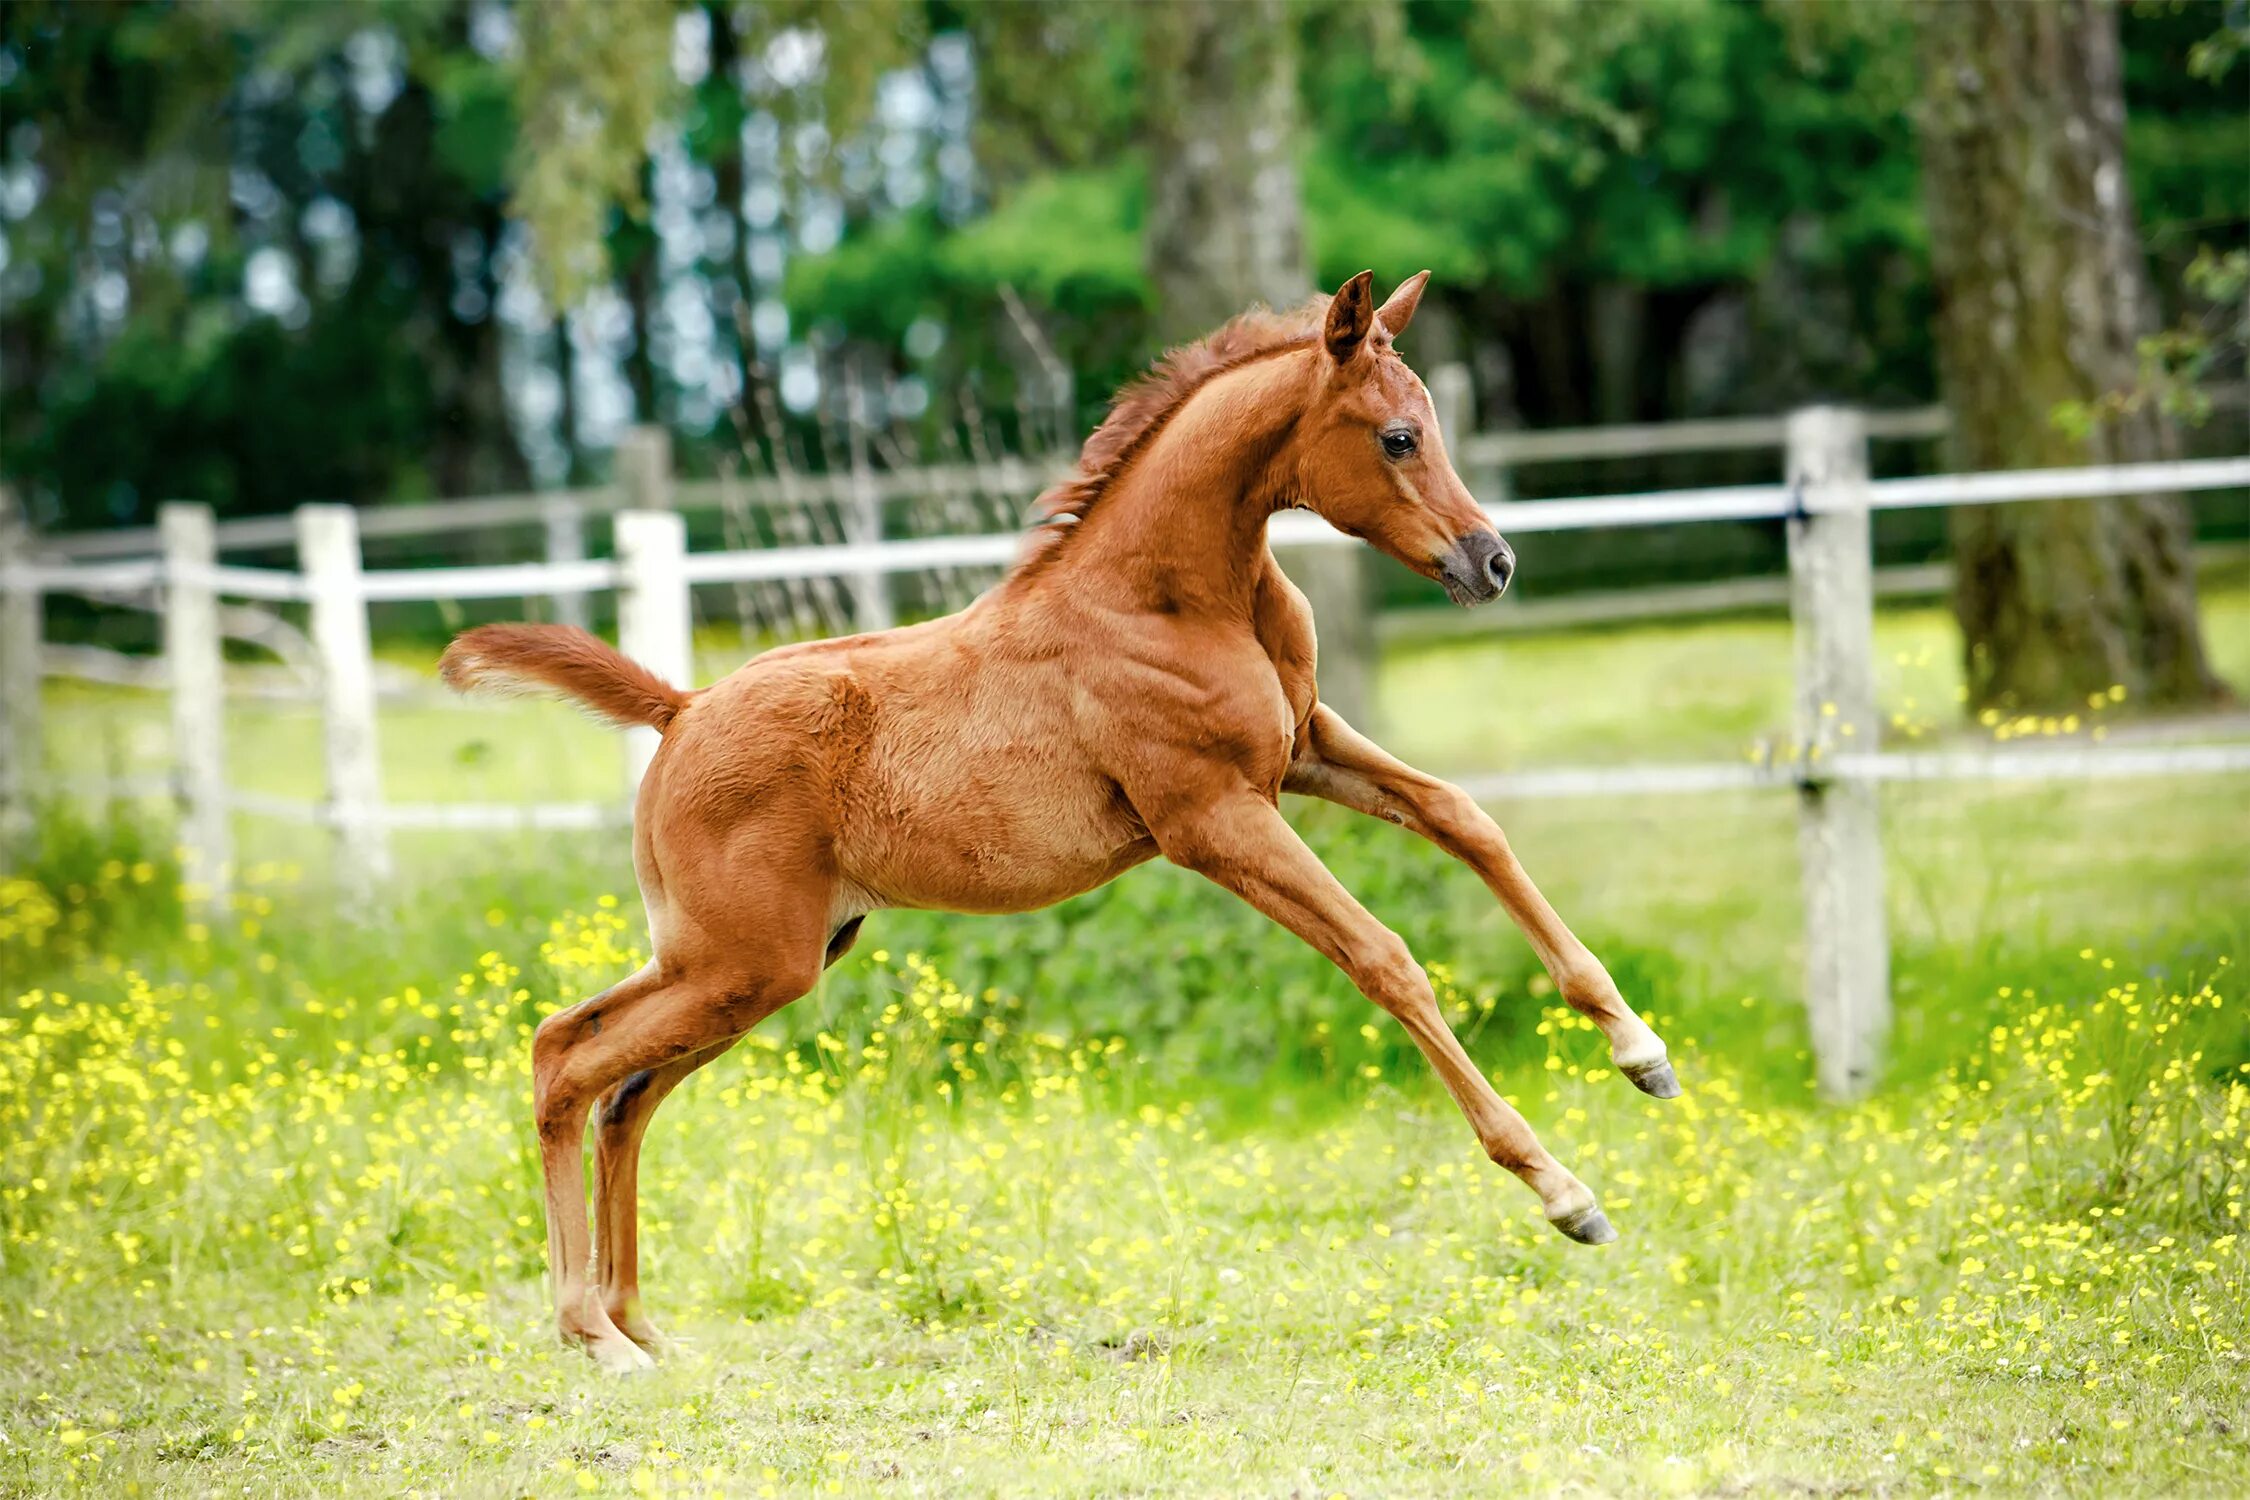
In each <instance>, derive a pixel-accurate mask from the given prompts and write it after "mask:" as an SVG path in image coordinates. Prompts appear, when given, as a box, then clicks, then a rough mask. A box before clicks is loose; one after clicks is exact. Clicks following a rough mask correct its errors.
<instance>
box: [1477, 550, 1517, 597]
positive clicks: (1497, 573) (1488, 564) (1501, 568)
mask: <svg viewBox="0 0 2250 1500" xmlns="http://www.w3.org/2000/svg"><path fill="white" fill-rule="evenodd" d="M1484 571H1485V576H1486V577H1488V578H1490V579H1491V580H1492V586H1493V588H1495V589H1498V590H1505V589H1506V588H1507V587H1508V580H1509V579H1510V578H1513V577H1514V576H1515V574H1516V554H1515V553H1514V551H1512V550H1511V549H1510V548H1509V546H1508V544H1507V543H1506V542H1502V543H1501V544H1500V546H1499V549H1498V550H1497V551H1495V552H1494V553H1493V554H1492V555H1491V556H1490V557H1488V558H1486V559H1485V560H1484Z"/></svg>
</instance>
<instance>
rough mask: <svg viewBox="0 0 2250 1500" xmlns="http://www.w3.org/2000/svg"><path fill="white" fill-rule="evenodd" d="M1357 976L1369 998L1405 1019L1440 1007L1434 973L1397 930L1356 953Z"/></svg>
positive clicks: (1353, 966)
mask: <svg viewBox="0 0 2250 1500" xmlns="http://www.w3.org/2000/svg"><path fill="white" fill-rule="evenodd" d="M1352 973H1353V977H1354V978H1356V979H1358V980H1359V982H1360V986H1361V988H1362V989H1364V990H1365V991H1366V992H1367V998H1368V999H1370V1000H1372V1001H1374V1002H1375V1003H1376V1004H1377V1005H1380V1006H1381V1007H1382V1008H1383V1009H1384V1010H1386V1011H1389V1012H1390V1013H1391V1014H1392V1015H1394V1016H1397V1017H1398V1018H1399V1019H1400V1020H1402V1021H1405V1020H1409V1019H1412V1018H1414V1017H1417V1016H1421V1015H1426V1014H1428V1013H1429V1012H1431V1011H1434V1010H1435V1009H1436V1008H1437V992H1436V991H1435V990H1434V989H1432V988H1431V987H1430V976H1429V975H1428V974H1426V973H1424V972H1423V971H1422V966H1421V964H1419V963H1418V962H1416V961H1415V958H1414V953H1413V950H1411V949H1409V948H1408V947H1407V946H1406V940H1405V939H1404V938H1402V937H1400V936H1399V935H1398V934H1397V933H1395V932H1388V931H1386V932H1385V933H1384V934H1383V935H1382V937H1381V938H1380V939H1377V940H1374V941H1372V942H1370V943H1369V944H1368V945H1367V947H1366V949H1365V950H1364V951H1362V952H1361V953H1360V954H1358V955H1356V956H1355V959H1354V962H1353V965H1352Z"/></svg>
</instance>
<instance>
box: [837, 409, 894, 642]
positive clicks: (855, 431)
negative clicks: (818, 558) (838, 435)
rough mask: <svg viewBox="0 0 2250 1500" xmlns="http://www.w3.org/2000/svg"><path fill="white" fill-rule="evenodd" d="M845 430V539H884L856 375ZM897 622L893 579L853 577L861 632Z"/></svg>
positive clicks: (876, 573) (875, 572)
mask: <svg viewBox="0 0 2250 1500" xmlns="http://www.w3.org/2000/svg"><path fill="white" fill-rule="evenodd" d="M844 402H845V405H844V430H845V434H846V440H847V443H848V445H849V447H850V450H851V464H852V489H851V497H850V499H849V500H848V501H847V502H846V504H845V506H844V540H845V541H847V542H852V543H861V542H865V543H870V544H872V543H875V542H879V541H881V540H882V539H883V497H882V496H881V495H880V494H879V493H878V492H877V491H876V488H875V473H874V470H873V469H872V468H871V467H870V466H869V464H868V462H867V392H866V390H865V388H864V387H862V386H861V385H860V382H859V376H858V375H857V374H856V373H854V374H852V375H851V376H850V377H849V379H848V380H847V381H846V383H845V387H844ZM896 619H897V616H896V614H895V613H894V611H893V610H892V607H891V579H890V575H889V574H888V573H885V572H884V571H883V570H882V569H880V568H869V569H868V570H867V571H866V572H864V573H856V574H854V575H853V576H852V624H853V625H854V626H856V627H857V628H858V629H860V630H888V629H890V628H891V626H892V624H893V623H895V621H896Z"/></svg>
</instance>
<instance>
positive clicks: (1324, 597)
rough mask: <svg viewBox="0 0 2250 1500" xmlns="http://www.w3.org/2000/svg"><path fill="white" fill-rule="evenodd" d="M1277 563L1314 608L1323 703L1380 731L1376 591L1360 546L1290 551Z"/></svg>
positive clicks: (1356, 723) (1357, 724) (1358, 725)
mask: <svg viewBox="0 0 2250 1500" xmlns="http://www.w3.org/2000/svg"><path fill="white" fill-rule="evenodd" d="M1279 561H1280V562H1281V565H1282V570H1283V571H1284V572H1286V573H1287V574H1288V575H1289V580H1290V582H1292V583H1294V584H1296V585H1297V587H1298V588H1300V589H1302V590H1304V594H1305V602H1306V603H1307V604H1310V605H1311V606H1312V612H1313V634H1314V638H1315V640H1316V641H1317V642H1318V645H1319V663H1318V674H1319V683H1320V701H1321V702H1323V703H1325V704H1327V705H1328V706H1329V707H1330V708H1333V709H1334V710H1336V712H1338V713H1340V714H1342V715H1343V716H1344V720H1345V722H1346V723H1348V724H1351V725H1353V726H1354V727H1355V728H1358V729H1362V730H1365V731H1367V732H1368V733H1370V734H1372V733H1374V732H1376V730H1377V729H1378V728H1379V726H1378V725H1377V724H1376V722H1375V655H1376V642H1375V609H1374V603H1373V599H1372V595H1373V594H1374V590H1373V588H1371V587H1370V586H1369V582H1368V570H1367V564H1368V559H1367V558H1366V557H1364V556H1362V555H1361V553H1360V544H1359V543H1358V542H1356V541H1355V542H1349V543H1346V544H1345V545H1343V546H1340V547H1339V546H1337V545H1336V544H1335V543H1333V542H1330V543H1328V544H1326V545H1325V546H1310V547H1289V548H1285V549H1283V552H1282V553H1281V555H1280V557H1279Z"/></svg>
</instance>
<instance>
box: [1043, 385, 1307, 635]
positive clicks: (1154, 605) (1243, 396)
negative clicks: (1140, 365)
mask: <svg viewBox="0 0 2250 1500" xmlns="http://www.w3.org/2000/svg"><path fill="white" fill-rule="evenodd" d="M1312 352H1317V350H1316V351H1312ZM1310 358H1311V353H1309V352H1308V351H1306V350H1302V349H1299V350H1292V351H1290V352H1287V353H1283V354H1276V355H1273V356H1271V357H1269V358H1266V359H1260V360H1255V361H1252V362H1251V363H1249V364H1246V365H1243V366H1241V367H1240V368H1238V369H1234V370H1229V371H1228V372H1226V373H1225V374H1223V375H1219V376H1216V377H1214V378H1213V379H1212V380H1211V381H1210V382H1209V383H1208V384H1206V385H1205V386H1204V387H1203V388H1202V389H1200V390H1198V391H1197V392H1196V393H1195V394H1194V395H1193V396H1191V397H1190V398H1189V399H1188V401H1187V404H1186V405H1184V406H1183V407H1181V408H1180V410H1179V411H1178V412H1176V413H1175V414H1174V415H1173V416H1172V418H1171V419H1170V420H1169V421H1167V422H1166V423H1165V424H1164V426H1163V428H1162V429H1161V430H1160V431H1158V432H1157V433H1156V434H1155V436H1154V437H1153V438H1152V439H1151V440H1150V442H1149V446H1148V448H1147V449H1146V450H1145V451H1144V452H1142V453H1141V454H1140V455H1139V456H1138V457H1136V458H1135V459H1134V460H1133V461H1132V462H1131V463H1130V464H1128V465H1127V467H1126V470H1125V472H1124V473H1123V474H1121V475H1120V476H1119V477H1118V478H1117V480H1116V481H1115V485H1114V487H1113V488H1112V489H1111V490H1110V491H1109V493H1107V494H1105V495H1104V496H1102V498H1101V500H1100V502H1099V503H1098V504H1096V505H1094V506H1093V507H1092V508H1091V509H1089V510H1088V512H1087V514H1086V518H1085V519H1084V520H1083V521H1081V522H1079V523H1078V525H1079V530H1080V532H1081V533H1082V534H1081V535H1077V536H1073V537H1072V538H1071V539H1070V541H1071V545H1070V549H1069V556H1068V557H1067V558H1066V559H1065V566H1064V568H1063V569H1062V570H1060V571H1063V572H1066V573H1068V574H1070V575H1071V583H1070V587H1072V588H1073V589H1074V590H1080V591H1092V592H1098V593H1099V594H1102V595H1106V596H1108V597H1110V598H1112V599H1114V600H1115V601H1116V602H1118V603H1120V604H1124V605H1127V606H1128V607H1130V606H1135V605H1137V606H1139V607H1142V608H1146V609H1148V610H1150V611H1152V612H1156V613H1162V614H1184V613H1190V612H1194V613H1210V614H1218V615H1230V616H1239V617H1241V618H1244V619H1247V618H1248V617H1249V614H1250V608H1251V604H1252V601H1253V599H1254V597H1255V595H1256V591H1257V587H1258V580H1259V578H1260V576H1261V574H1262V573H1263V571H1264V570H1263V568H1262V567H1261V566H1260V564H1261V562H1262V560H1263V558H1264V556H1265V551H1266V522H1267V520H1268V519H1269V518H1271V517H1272V515H1273V513H1274V512H1275V511H1277V510H1279V509H1282V508H1284V507H1285V506H1288V505H1290V504H1292V503H1294V499H1295V496H1294V494H1293V489H1294V483H1295V476H1294V469H1293V466H1292V465H1291V464H1290V463H1289V462H1288V458H1287V454H1288V450H1289V448H1290V446H1291V444H1290V439H1291V438H1292V437H1293V435H1294V433H1295V430H1296V426H1297V423H1298V420H1299V418H1300V417H1302V416H1303V415H1304V411H1305V406H1306V403H1307V401H1308V400H1309V399H1310V396H1311V371H1310V370H1309V369H1308V361H1309V359H1310Z"/></svg>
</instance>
